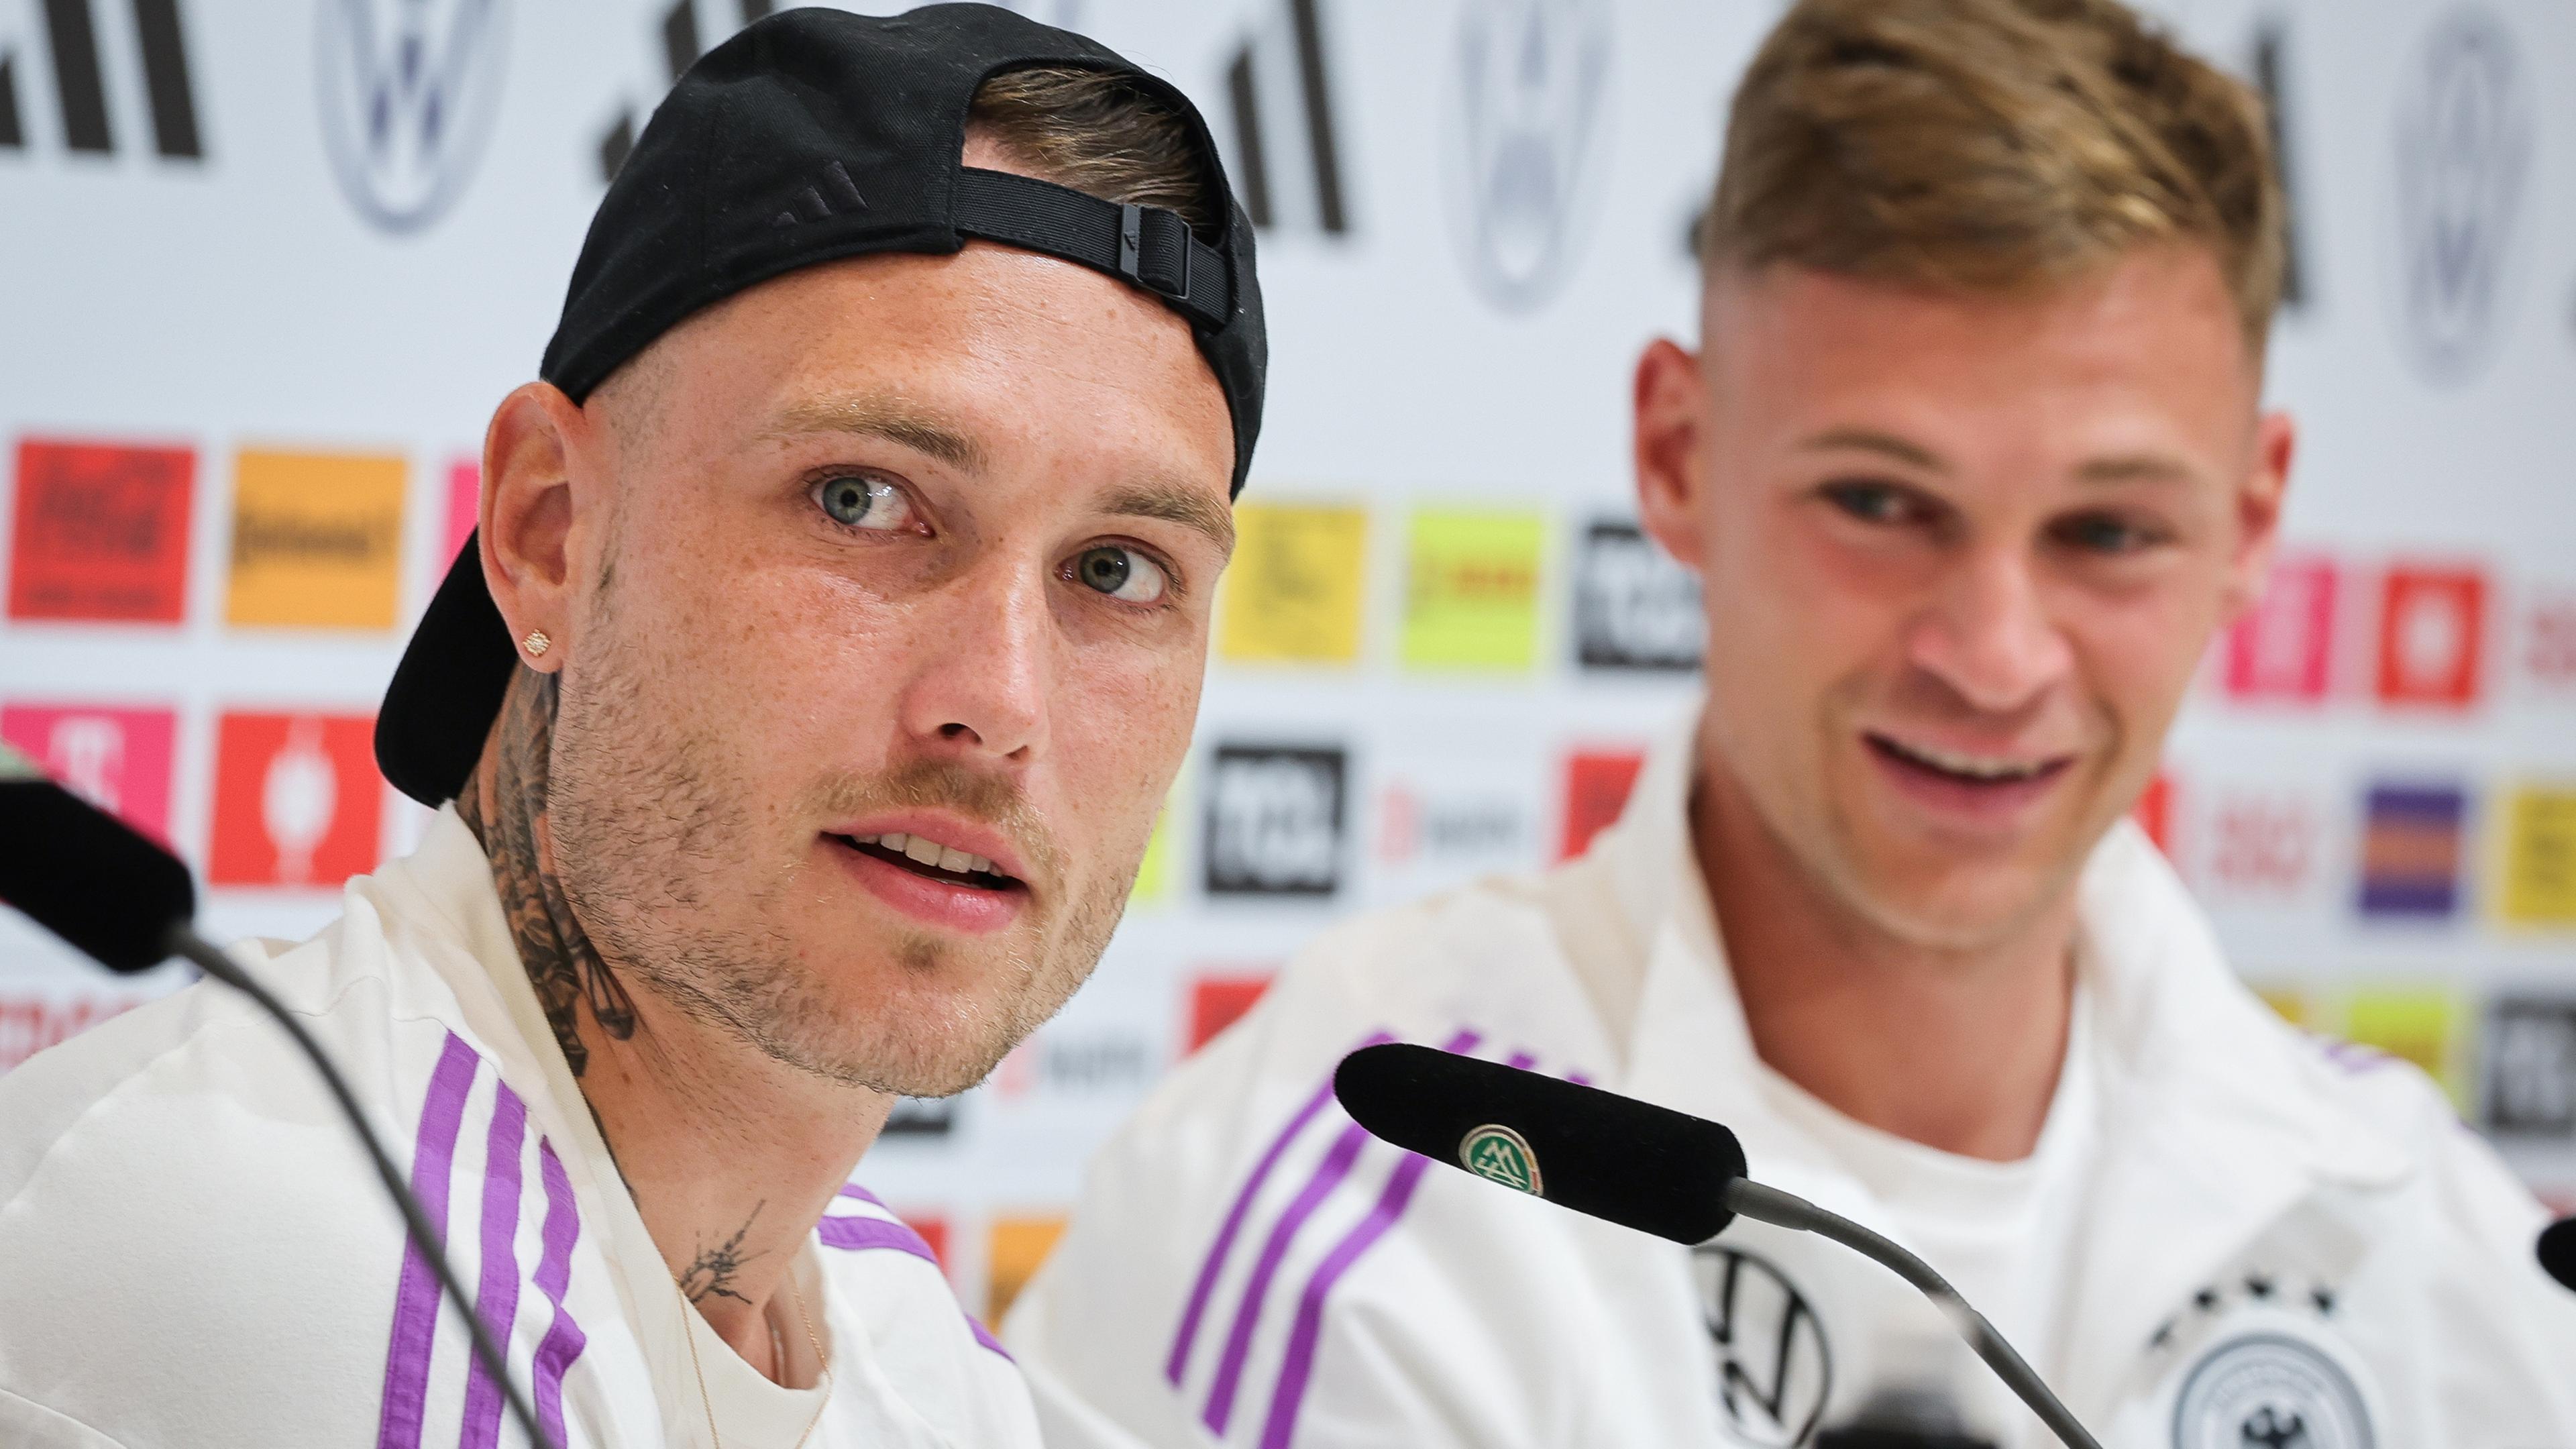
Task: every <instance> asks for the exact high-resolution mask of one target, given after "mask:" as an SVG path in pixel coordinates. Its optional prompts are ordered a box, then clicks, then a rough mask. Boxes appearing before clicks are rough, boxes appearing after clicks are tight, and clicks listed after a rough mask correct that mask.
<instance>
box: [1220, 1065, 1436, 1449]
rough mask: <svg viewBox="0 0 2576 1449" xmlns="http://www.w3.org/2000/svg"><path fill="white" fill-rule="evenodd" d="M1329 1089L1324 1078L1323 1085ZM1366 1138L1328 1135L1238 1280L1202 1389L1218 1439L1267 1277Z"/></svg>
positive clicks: (1346, 1132) (1364, 1132)
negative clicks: (1209, 1379)
mask: <svg viewBox="0 0 2576 1449" xmlns="http://www.w3.org/2000/svg"><path fill="white" fill-rule="evenodd" d="M1478 1040H1480V1038H1479V1037H1478V1036H1477V1035H1476V1033H1474V1032H1472V1031H1461V1032H1459V1033H1458V1034H1457V1035H1455V1036H1453V1037H1451V1038H1449V1040H1448V1042H1447V1043H1446V1044H1445V1045H1444V1046H1442V1048H1441V1050H1443V1051H1452V1052H1463V1051H1469V1050H1472V1049H1473V1048H1474V1047H1475V1045H1476V1043H1477V1041H1478ZM1326 1086H1327V1088H1328V1089H1329V1087H1330V1083H1327V1084H1326ZM1367 1143H1368V1129H1367V1128H1365V1127H1362V1126H1360V1125H1359V1124H1358V1123H1356V1122H1354V1123H1352V1124H1351V1125H1350V1126H1348V1127H1345V1128H1343V1129H1342V1131H1341V1135H1340V1136H1338V1137H1335V1138H1334V1139H1333V1145H1332V1146H1331V1147H1330V1148H1329V1149H1327V1150H1326V1151H1325V1153H1324V1160H1323V1161H1322V1162H1321V1163H1318V1164H1317V1165H1316V1167H1315V1175H1314V1176H1313V1177H1311V1178H1309V1179H1307V1181H1306V1186H1305V1187H1304V1188H1303V1189H1302V1190H1301V1191H1299V1192H1298V1194H1297V1196H1296V1197H1295V1198H1294V1199H1293V1200H1291V1201H1290V1202H1289V1204H1288V1210H1287V1211H1286V1212H1284V1213H1282V1214H1280V1216H1279V1221H1278V1222H1277V1223H1276V1224H1275V1225H1273V1226H1272V1228H1271V1229H1270V1236H1269V1238H1268V1239H1267V1240H1266V1241H1265V1242H1263V1243H1262V1245H1261V1256H1260V1257H1259V1258H1257V1259H1255V1260H1254V1261H1253V1265H1252V1278H1251V1281H1249V1282H1248V1283H1246V1284H1245V1285H1244V1289H1243V1301H1242V1302H1241V1303H1240V1304H1238V1305H1237V1306H1236V1308H1235V1311H1234V1327H1233V1328H1232V1329H1231V1330H1230V1331H1229V1332H1228V1333H1227V1334H1226V1339H1225V1354H1224V1356H1223V1357H1221V1358H1219V1359H1218V1360H1217V1366H1216V1380H1215V1382H1214V1383H1213V1384H1211V1385H1210V1386H1209V1388H1208V1401H1207V1409H1206V1411H1205V1412H1204V1413H1202V1414H1201V1415H1200V1416H1199V1422H1201V1423H1203V1424H1205V1425H1207V1427H1208V1432H1209V1433H1211V1434H1214V1435H1216V1436H1217V1437H1219V1438H1223V1437H1224V1436H1225V1426H1226V1423H1227V1421H1229V1420H1230V1419H1232V1418H1233V1417H1234V1396H1235V1391H1236V1390H1237V1389H1238V1388H1240V1387H1241V1386H1242V1382H1243V1364H1244V1360H1245V1359H1246V1358H1248V1357H1250V1355H1251V1352H1252V1335H1253V1331H1254V1330H1255V1329H1257V1328H1259V1327H1260V1324H1261V1308H1262V1303H1263V1300H1265V1299H1266V1298H1268V1297H1269V1295H1270V1283H1271V1280H1272V1279H1274V1278H1276V1277H1277V1276H1278V1275H1279V1265H1280V1264H1281V1263H1282V1262H1283V1261H1285V1260H1286V1258H1287V1256H1288V1249H1289V1248H1290V1246H1292V1245H1293V1244H1294V1243H1295V1242H1296V1239H1297V1234H1298V1233H1299V1232H1300V1231H1302V1230H1303V1229H1304V1228H1305V1226H1306V1220H1307V1219H1308V1218H1310V1217H1313V1216H1314V1215H1315V1210H1316V1209H1317V1208H1320V1207H1322V1206H1323V1205H1324V1201H1325V1199H1327V1198H1329V1197H1331V1196H1332V1195H1333V1190H1334V1189H1335V1188H1338V1187H1340V1186H1341V1185H1342V1179H1343V1178H1345V1177H1348V1176H1350V1172H1351V1164H1352V1163H1354V1162H1356V1161H1358V1160H1359V1155H1360V1149H1361V1148H1362V1147H1364V1146H1366V1145H1367Z"/></svg>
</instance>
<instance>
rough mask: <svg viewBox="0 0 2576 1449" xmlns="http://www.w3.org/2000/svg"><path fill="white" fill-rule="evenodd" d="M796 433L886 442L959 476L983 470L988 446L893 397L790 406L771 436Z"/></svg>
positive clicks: (813, 401) (816, 401) (817, 400)
mask: <svg viewBox="0 0 2576 1449" xmlns="http://www.w3.org/2000/svg"><path fill="white" fill-rule="evenodd" d="M794 433H857V434H861V435H863V436H866V437H872V438H883V439H885V440H886V441H887V442H890V443H900V444H902V445H903V446H904V447H907V448H910V449H912V450H913V451H914V452H916V453H921V454H925V455H927V456H929V457H932V458H936V459H938V460H939V461H940V462H942V463H945V464H947V465H948V466H949V467H951V468H954V469H956V470H957V471H959V472H961V473H981V472H983V471H984V447H983V445H982V444H981V443H978V442H976V441H975V440H974V438H972V437H970V436H968V434H967V433H966V431H965V430H964V429H963V428H960V427H958V426H957V425H956V424H954V423H951V422H949V421H948V420H947V419H945V418H942V417H939V416H937V415H936V414H933V413H926V412H923V411H921V410H920V409H918V408H914V407H911V406H908V405H906V404H904V403H902V402H899V401H895V400H893V399H889V398H875V397H849V398H813V399H808V400H805V401H802V402H796V403H791V404H789V405H788V407H787V410H786V411H785V412H783V413H781V414H780V415H779V419H778V425H777V426H776V427H773V428H771V429H770V430H769V435H770V436H771V437H783V436H786V435H789V434H794Z"/></svg>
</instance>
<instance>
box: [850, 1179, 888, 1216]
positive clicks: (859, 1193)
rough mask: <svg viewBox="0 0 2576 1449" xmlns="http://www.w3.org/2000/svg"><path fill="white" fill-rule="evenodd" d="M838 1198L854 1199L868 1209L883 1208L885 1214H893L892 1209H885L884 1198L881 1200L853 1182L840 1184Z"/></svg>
mask: <svg viewBox="0 0 2576 1449" xmlns="http://www.w3.org/2000/svg"><path fill="white" fill-rule="evenodd" d="M839 1196H842V1197H847V1198H856V1199H857V1200H859V1201H860V1202H863V1203H866V1204H867V1205H868V1206H870V1207H873V1208H885V1210H886V1211H887V1212H893V1211H894V1209H893V1208H890V1207H886V1205H885V1199H884V1198H881V1197H879V1196H877V1195H876V1194H875V1193H872V1192H870V1191H868V1190H867V1189H866V1188H864V1187H861V1186H859V1185H858V1184H857V1183H855V1182H845V1183H842V1184H841V1191H840V1193H839Z"/></svg>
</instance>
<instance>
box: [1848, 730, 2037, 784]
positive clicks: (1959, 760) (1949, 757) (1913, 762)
mask: <svg viewBox="0 0 2576 1449" xmlns="http://www.w3.org/2000/svg"><path fill="white" fill-rule="evenodd" d="M1862 738H1864V739H1866V740H1868V741H1869V747H1870V748H1871V749H1873V750H1875V751H1877V752H1878V754H1879V755H1880V757H1881V758H1883V759H1887V760H1892V761H1894V762H1895V763H1897V764H1899V765H1902V766H1905V767H1906V768H1908V769H1912V770H1919V771H1922V772H1923V773H1925V774H1929V775H1933V776H1936V777H1938V778H1940V779H1942V780H1945V781H1948V782H1950V783H1952V784H1956V785H1968V786H1985V787H2000V786H2007V785H2028V784H2032V783H2034V782H2037V781H2040V780H2046V779H2049V778H2051V777H2053V776H2055V775H2056V774H2058V773H2059V772H2060V771H2062V770H2064V769H2065V768H2066V767H2067V766H2068V765H2071V764H2073V763H2074V757H2073V756H2071V755H2056V756H2052V757H2050V758H2047V759H2039V760H2013V759H1997V758H1988V757H1985V756H1980V755H1962V754H1953V753H1951V752H1950V751H1948V750H1937V749H1933V748H1931V747H1930V746H1928V745H1915V744H1907V743H1905V742H1904V741H1902V740H1897V739H1893V738H1891V737H1889V736H1887V735H1881V734H1869V735H1864V736H1862Z"/></svg>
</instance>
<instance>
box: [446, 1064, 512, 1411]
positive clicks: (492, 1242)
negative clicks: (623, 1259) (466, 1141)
mask: <svg viewBox="0 0 2576 1449" xmlns="http://www.w3.org/2000/svg"><path fill="white" fill-rule="evenodd" d="M495 1087H496V1092H495V1095H494V1098H493V1102H492V1132H491V1135H490V1137H488V1138H487V1139H486V1140H485V1146H484V1151H483V1280H482V1282H481V1283H479V1284H477V1285H476V1286H475V1289H474V1316H475V1317H477V1318H479V1319H481V1320H483V1327H484V1329H485V1331H486V1332H489V1333H490V1334H491V1335H492V1341H493V1342H494V1343H496V1344H498V1345H500V1347H501V1353H502V1356H503V1357H504V1358H505V1359H506V1358H507V1357H508V1356H509V1352H510V1330H511V1328H512V1326H513V1325H515V1324H516V1323H517V1322H518V1318H519V1245H518V1237H519V1149H520V1147H521V1146H522V1145H523V1144H524V1143H525V1142H526V1141H527V1134H528V1104H527V1103H525V1102H522V1101H520V1100H519V1094H518V1093H516V1092H513V1091H511V1090H510V1084H509V1083H507V1082H499V1083H496V1084H495ZM500 1442H501V1386H500V1385H499V1384H496V1383H494V1382H493V1381H492V1376H491V1375H490V1374H488V1373H486V1372H484V1370H483V1361H482V1360H481V1359H479V1358H478V1359H473V1360H472V1361H471V1366H470V1368H469V1369H468V1371H467V1373H466V1376H465V1428H464V1432H462V1433H461V1434H459V1435H458V1436H457V1439H456V1443H457V1446H458V1449H493V1446H494V1445H496V1444H498V1443H500Z"/></svg>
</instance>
